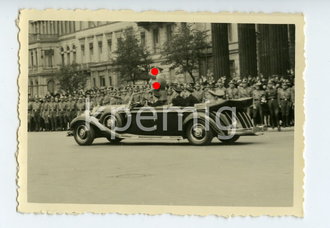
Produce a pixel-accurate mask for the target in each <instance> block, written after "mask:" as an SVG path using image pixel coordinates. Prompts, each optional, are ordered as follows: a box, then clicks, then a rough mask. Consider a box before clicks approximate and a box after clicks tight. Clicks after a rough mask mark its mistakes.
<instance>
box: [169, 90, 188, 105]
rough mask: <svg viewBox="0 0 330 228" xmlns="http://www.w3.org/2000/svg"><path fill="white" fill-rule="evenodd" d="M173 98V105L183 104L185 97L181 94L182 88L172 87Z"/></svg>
mask: <svg viewBox="0 0 330 228" xmlns="http://www.w3.org/2000/svg"><path fill="white" fill-rule="evenodd" d="M173 91H174V98H173V99H172V105H173V106H185V103H186V102H185V99H184V98H183V97H182V96H181V93H182V90H181V88H180V87H175V88H173Z"/></svg>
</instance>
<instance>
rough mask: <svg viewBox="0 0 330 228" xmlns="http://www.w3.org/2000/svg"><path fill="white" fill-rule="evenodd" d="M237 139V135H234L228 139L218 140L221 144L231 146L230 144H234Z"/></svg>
mask: <svg viewBox="0 0 330 228" xmlns="http://www.w3.org/2000/svg"><path fill="white" fill-rule="evenodd" d="M239 137H240V136H239V135H234V136H233V137H231V138H230V139H221V138H219V140H220V141H221V142H222V143H225V144H232V143H234V142H236V141H237V140H238V139H239Z"/></svg>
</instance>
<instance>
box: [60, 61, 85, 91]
mask: <svg viewBox="0 0 330 228" xmlns="http://www.w3.org/2000/svg"><path fill="white" fill-rule="evenodd" d="M89 75H90V74H89V73H88V72H87V71H85V70H80V69H79V68H78V65H77V64H72V65H67V66H62V67H61V68H60V71H59V73H58V79H59V82H60V87H61V89H62V90H64V91H67V92H70V93H72V92H73V91H75V90H78V89H83V88H84V87H85V85H86V81H87V78H88V77H89Z"/></svg>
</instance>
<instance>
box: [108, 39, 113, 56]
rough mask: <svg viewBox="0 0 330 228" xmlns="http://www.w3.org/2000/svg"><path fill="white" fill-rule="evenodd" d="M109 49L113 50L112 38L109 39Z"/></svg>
mask: <svg viewBox="0 0 330 228" xmlns="http://www.w3.org/2000/svg"><path fill="white" fill-rule="evenodd" d="M108 51H109V53H110V52H111V51H112V39H108Z"/></svg>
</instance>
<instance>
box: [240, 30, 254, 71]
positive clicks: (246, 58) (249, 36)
mask: <svg viewBox="0 0 330 228" xmlns="http://www.w3.org/2000/svg"><path fill="white" fill-rule="evenodd" d="M238 50H239V67H240V75H241V77H247V76H248V75H251V76H256V75H257V50H256V30H255V25H254V24H238Z"/></svg>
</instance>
